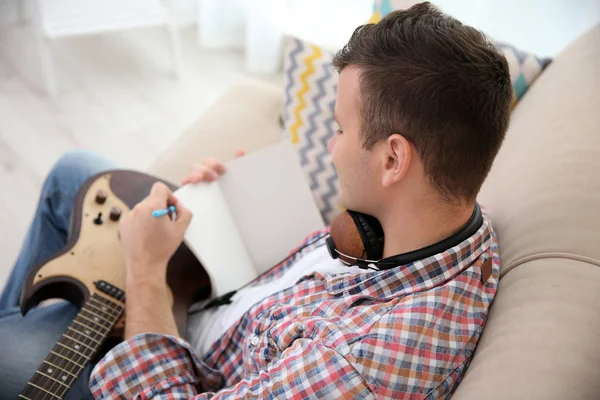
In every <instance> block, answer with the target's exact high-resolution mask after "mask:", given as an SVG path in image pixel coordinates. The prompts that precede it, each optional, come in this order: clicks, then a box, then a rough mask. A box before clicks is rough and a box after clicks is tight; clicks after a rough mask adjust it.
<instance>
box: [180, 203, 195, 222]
mask: <svg viewBox="0 0 600 400" xmlns="http://www.w3.org/2000/svg"><path fill="white" fill-rule="evenodd" d="M191 220H192V212H191V211H190V210H188V209H187V208H186V207H185V206H184V205H183V204H181V203H179V205H178V206H177V223H179V224H182V225H183V226H185V227H187V226H188V225H189V224H190V221H191Z"/></svg>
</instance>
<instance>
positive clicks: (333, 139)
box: [327, 133, 337, 153]
mask: <svg viewBox="0 0 600 400" xmlns="http://www.w3.org/2000/svg"><path fill="white" fill-rule="evenodd" d="M336 142H337V135H336V134H335V133H334V134H333V136H332V137H331V139H329V143H327V151H329V152H330V153H331V152H332V151H333V148H334V147H335V143H336Z"/></svg>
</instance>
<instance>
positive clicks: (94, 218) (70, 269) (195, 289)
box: [19, 170, 211, 400]
mask: <svg viewBox="0 0 600 400" xmlns="http://www.w3.org/2000/svg"><path fill="white" fill-rule="evenodd" d="M157 181H161V180H160V179H158V178H156V177H152V176H150V175H146V174H143V173H139V172H134V171H125V170H114V171H108V172H104V173H100V174H98V175H95V176H93V177H91V178H90V179H88V180H87V181H86V182H85V183H84V184H83V185H82V187H81V188H80V190H79V192H78V195H77V197H76V198H75V203H74V207H73V211H72V213H71V227H70V231H69V238H68V241H67V244H66V246H65V248H64V249H63V250H61V251H60V252H59V253H58V254H56V255H54V256H53V257H52V258H51V259H49V260H46V261H44V262H42V263H40V264H39V265H37V266H35V267H34V268H32V270H31V271H30V273H29V274H28V276H27V278H26V281H25V284H24V287H23V290H22V292H21V312H22V313H23V315H25V314H27V312H28V311H29V310H30V309H31V308H32V307H35V306H37V305H38V304H39V303H40V302H42V301H43V300H46V299H50V298H61V299H65V300H68V301H69V302H71V303H73V304H74V305H76V306H77V307H78V309H79V312H78V314H77V315H76V317H75V319H74V320H73V322H72V323H71V325H69V327H68V328H67V329H66V331H65V332H64V333H63V334H62V336H61V337H60V339H59V340H58V341H57V342H56V345H55V346H54V347H53V348H52V350H51V351H50V353H49V354H48V356H47V357H46V358H45V359H44V361H43V362H42V364H41V365H40V367H39V368H38V370H37V371H36V372H35V374H34V375H33V377H32V378H31V379H30V380H29V382H28V383H27V385H26V386H25V388H24V389H23V391H22V392H21V394H20V395H19V399H26V400H39V399H63V398H64V397H65V395H66V394H67V392H68V391H69V389H70V387H71V385H72V384H73V382H74V381H75V380H76V379H77V377H78V376H79V375H80V373H81V371H82V370H83V369H84V368H85V366H86V365H87V364H88V363H89V362H90V361H92V360H95V358H96V357H97V356H98V353H99V352H100V350H101V349H102V346H103V345H104V344H105V342H106V341H107V339H109V338H117V340H119V338H121V337H122V336H123V332H124V326H125V325H124V324H125V315H124V310H125V257H124V255H123V250H122V248H121V245H120V243H119V220H120V219H121V218H122V217H123V216H125V215H126V214H127V213H128V212H129V211H130V210H131V209H132V208H133V207H134V206H135V205H136V204H137V203H138V202H140V201H141V200H142V199H144V198H145V197H146V196H147V195H148V193H150V188H151V187H152V185H153V184H154V183H155V182H157ZM162 182H164V181H162ZM164 183H165V184H167V185H168V186H169V187H170V188H171V189H172V190H173V189H175V186H173V185H172V184H170V183H168V182H164ZM167 283H168V285H169V288H170V293H171V300H172V305H173V313H174V315H175V320H176V322H177V327H178V329H179V332H180V333H181V334H185V332H186V323H187V310H188V308H189V306H190V305H191V304H192V302H194V301H197V300H200V299H203V298H208V297H209V296H210V293H211V285H210V280H209V277H208V274H207V273H206V271H205V270H204V268H203V267H202V265H201V264H200V262H199V261H198V259H197V258H196V257H195V256H194V254H193V253H192V252H191V250H190V249H189V248H188V247H187V246H186V245H185V244H182V245H181V246H180V247H179V248H178V250H177V251H176V252H175V254H174V255H173V257H172V258H171V260H170V261H169V265H168V269H167Z"/></svg>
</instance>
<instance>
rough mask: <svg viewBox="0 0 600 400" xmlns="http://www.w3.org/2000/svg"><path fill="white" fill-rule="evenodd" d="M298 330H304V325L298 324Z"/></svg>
mask: <svg viewBox="0 0 600 400" xmlns="http://www.w3.org/2000/svg"><path fill="white" fill-rule="evenodd" d="M298 331H300V332H304V331H306V325H304V324H300V325H298Z"/></svg>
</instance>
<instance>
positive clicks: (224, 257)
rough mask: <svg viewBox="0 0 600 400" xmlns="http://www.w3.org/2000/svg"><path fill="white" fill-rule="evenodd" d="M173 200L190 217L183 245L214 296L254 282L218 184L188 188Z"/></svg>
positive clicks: (246, 257)
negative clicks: (205, 275) (207, 279)
mask: <svg viewBox="0 0 600 400" xmlns="http://www.w3.org/2000/svg"><path fill="white" fill-rule="evenodd" d="M175 196H176V197H177V199H178V200H179V201H181V202H182V203H183V205H184V206H185V207H186V208H188V209H189V210H190V211H191V212H192V213H193V217H192V221H191V223H190V226H189V228H188V230H187V231H186V232H185V237H184V241H185V243H186V244H187V246H188V247H189V248H190V250H192V252H193V253H194V254H195V255H196V257H197V258H198V260H200V262H201V263H202V265H203V266H204V269H205V270H206V271H207V272H208V275H209V276H210V279H211V283H212V289H213V290H212V292H213V293H212V294H213V296H219V295H221V294H223V293H227V292H229V291H231V290H235V289H238V288H240V287H241V286H243V285H245V284H246V283H248V282H250V281H251V280H252V279H254V278H256V276H257V272H256V270H255V269H254V266H253V264H252V260H251V258H250V256H249V254H248V252H247V250H246V248H245V246H244V242H243V240H242V238H241V236H240V234H239V233H238V230H237V228H236V225H235V223H234V221H233V219H232V216H231V214H230V213H229V210H228V208H227V203H226V201H225V199H224V197H223V194H222V193H221V189H220V187H219V183H218V182H214V183H199V184H188V185H185V186H183V187H181V188H180V189H178V190H177V191H176V192H175Z"/></svg>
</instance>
